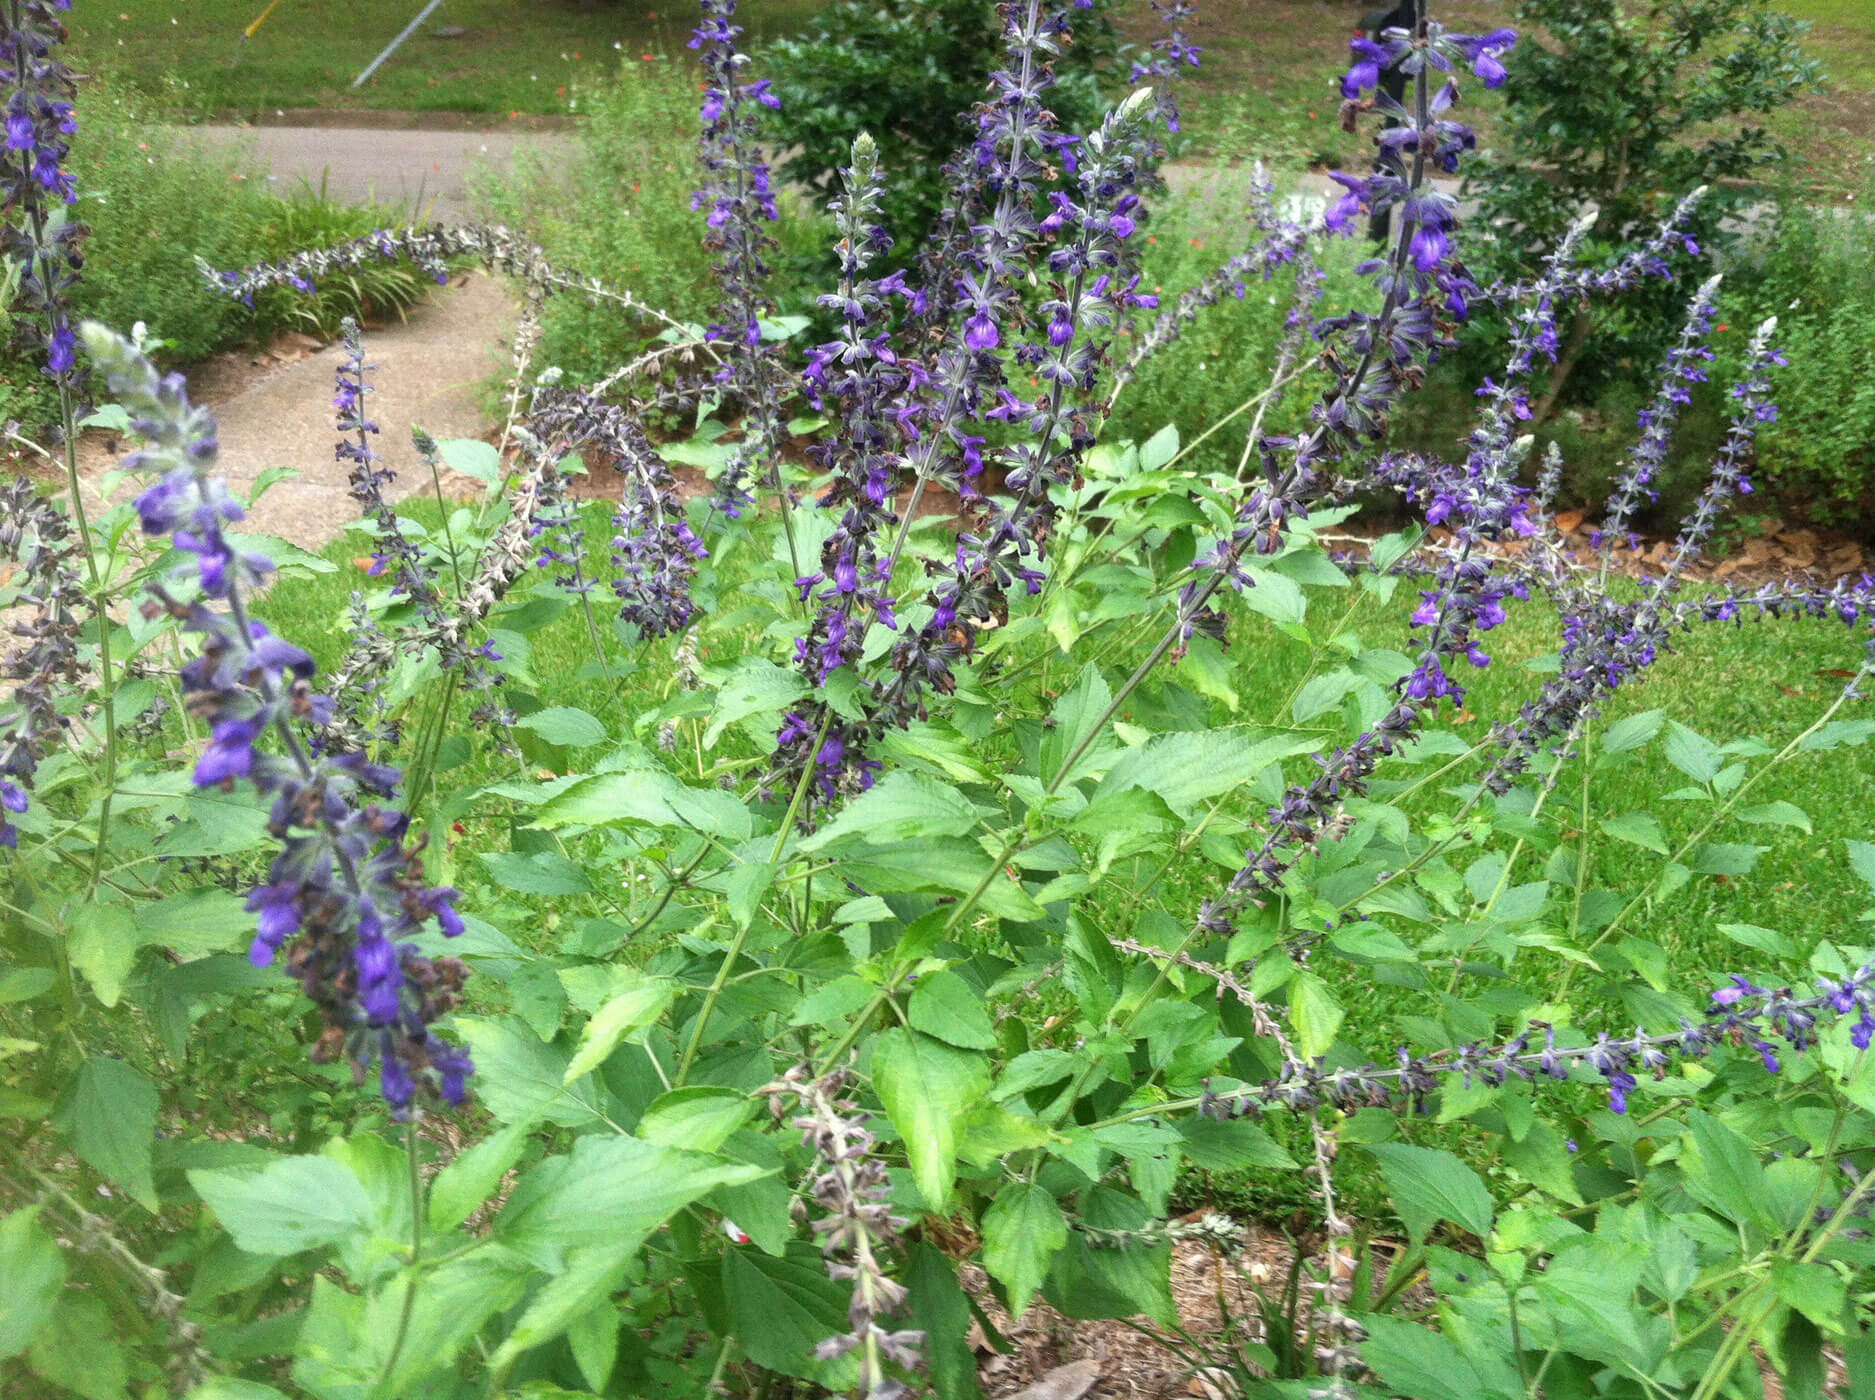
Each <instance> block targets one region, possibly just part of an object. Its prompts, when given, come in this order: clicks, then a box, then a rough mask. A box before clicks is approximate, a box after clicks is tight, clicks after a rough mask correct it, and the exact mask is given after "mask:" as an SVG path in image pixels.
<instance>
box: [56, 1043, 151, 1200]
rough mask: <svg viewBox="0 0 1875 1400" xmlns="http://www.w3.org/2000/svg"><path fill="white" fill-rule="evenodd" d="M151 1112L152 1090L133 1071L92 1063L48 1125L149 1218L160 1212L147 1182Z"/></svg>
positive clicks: (120, 1064)
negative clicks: (56, 1130) (55, 1129)
mask: <svg viewBox="0 0 1875 1400" xmlns="http://www.w3.org/2000/svg"><path fill="white" fill-rule="evenodd" d="M156 1108H157V1099H156V1088H155V1086H154V1085H152V1084H151V1083H150V1081H149V1080H147V1079H145V1078H144V1077H143V1075H142V1074H140V1073H139V1072H138V1071H137V1070H136V1069H135V1067H133V1066H131V1065H128V1064H126V1063H124V1061H122V1060H113V1059H107V1058H101V1057H94V1058H92V1059H89V1060H86V1061H85V1062H84V1063H83V1064H82V1065H80V1066H79V1067H78V1073H77V1074H76V1075H74V1076H73V1077H72V1082H71V1084H70V1086H69V1087H68V1088H67V1089H66V1091H65V1094H64V1096H63V1097H62V1098H61V1099H60V1100H59V1106H58V1109H57V1111H56V1113H55V1115H54V1119H53V1122H54V1126H56V1127H57V1128H58V1129H59V1131H61V1132H63V1133H64V1134H65V1135H66V1136H67V1137H69V1138H70V1139H71V1143H72V1149H73V1150H74V1151H75V1152H77V1153H78V1155H79V1157H81V1158H82V1159H83V1160H84V1161H85V1162H86V1163H87V1164H89V1165H90V1166H92V1167H94V1168H96V1169H97V1170H98V1171H99V1172H101V1173H102V1174H103V1175H105V1176H107V1177H109V1178H110V1179H111V1180H112V1181H114V1182H116V1183H117V1184H118V1185H119V1186H121V1187H123V1188H124V1190H125V1191H127V1192H129V1193H130V1196H131V1198H132V1199H133V1200H135V1201H136V1202H137V1204H138V1205H140V1206H142V1207H143V1208H144V1209H145V1210H147V1211H150V1212H151V1213H152V1214H154V1213H155V1212H156V1210H157V1209H158V1208H159V1207H158V1204H157V1199H156V1183H155V1181H153V1180H152V1179H151V1176H150V1144H151V1142H152V1140H153V1139H154V1137H155V1135H156Z"/></svg>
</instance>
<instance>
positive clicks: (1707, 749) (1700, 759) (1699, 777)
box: [1666, 719, 1725, 783]
mask: <svg viewBox="0 0 1875 1400" xmlns="http://www.w3.org/2000/svg"><path fill="white" fill-rule="evenodd" d="M1667 723H1668V729H1667V746H1666V754H1667V762H1668V763H1671V764H1672V765H1673V766H1674V767H1675V768H1677V769H1679V770H1680V771H1681V772H1682V773H1684V774H1686V776H1687V777H1689V778H1691V779H1692V780H1693V781H1694V782H1696V783H1710V782H1711V781H1712V780H1713V779H1714V778H1716V777H1718V776H1719V770H1720V769H1721V768H1723V767H1724V766H1725V755H1723V754H1722V753H1720V752H1719V746H1718V745H1717V744H1715V743H1713V742H1712V740H1710V739H1708V738H1707V737H1706V736H1705V735H1703V734H1700V733H1698V732H1697V731H1695V730H1692V729H1688V728H1687V727H1686V726H1685V725H1683V724H1681V723H1680V722H1679V721H1678V720H1677V719H1676V720H1669V721H1668V722H1667Z"/></svg>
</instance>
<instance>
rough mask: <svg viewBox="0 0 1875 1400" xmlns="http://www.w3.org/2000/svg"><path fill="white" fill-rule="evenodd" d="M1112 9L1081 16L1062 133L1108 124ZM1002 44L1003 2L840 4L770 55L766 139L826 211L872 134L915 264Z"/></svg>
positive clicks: (890, 204) (1062, 76) (790, 175)
mask: <svg viewBox="0 0 1875 1400" xmlns="http://www.w3.org/2000/svg"><path fill="white" fill-rule="evenodd" d="M1107 9H1108V6H1107V4H1106V3H1105V0H1101V2H1100V3H1097V4H1095V5H1094V6H1092V7H1091V8H1090V9H1088V10H1085V11H1083V10H1080V9H1076V10H1075V12H1074V42H1073V44H1072V45H1071V46H1069V47H1067V49H1066V50H1065V52H1064V53H1063V54H1062V55H1061V57H1060V58H1059V59H1058V60H1056V64H1055V68H1056V84H1055V86H1054V87H1052V88H1051V89H1050V90H1049V106H1050V108H1051V109H1052V110H1053V111H1054V113H1055V115H1056V117H1057V118H1058V119H1059V121H1060V129H1061V130H1062V131H1066V132H1083V131H1086V130H1089V129H1090V128H1091V126H1092V125H1093V124H1094V123H1095V122H1097V121H1098V120H1099V117H1100V113H1101V111H1102V108H1103V105H1104V104H1103V101H1102V94H1101V82H1100V74H1101V73H1102V72H1103V71H1104V70H1106V69H1108V68H1110V67H1111V66H1112V63H1113V60H1114V59H1115V58H1116V56H1117V54H1118V44H1117V42H1116V40H1115V37H1114V31H1113V24H1112V21H1111V19H1110V17H1109V16H1108V13H1107ZM1002 34H1003V26H1002V22H1001V20H1000V19H999V18H998V15H997V7H996V3H995V0H833V3H832V4H829V5H828V6H827V7H826V8H825V9H823V10H822V11H820V13H818V14H817V15H815V17H814V19H813V22H812V24H811V25H810V27H809V28H808V31H807V32H806V33H805V34H803V35H802V36H801V37H799V38H796V39H788V40H781V41H779V42H776V43H774V44H771V45H770V46H769V48H768V50H767V52H766V53H765V54H764V56H763V61H764V64H765V67H766V72H767V73H768V74H769V75H772V77H773V79H774V91H775V94H776V96H778V97H779V98H780V99H781V109H780V110H779V111H777V112H775V113H773V114H772V115H770V116H769V117H767V119H766V120H765V122H764V129H765V131H766V133H767V134H768V136H769V138H770V139H771V140H772V141H773V142H774V145H775V147H776V149H778V150H790V149H792V154H790V155H789V156H788V158H787V159H786V160H785V161H784V162H783V163H782V166H781V173H782V175H783V176H784V177H785V178H786V179H788V180H789V181H791V182H793V183H795V184H798V185H801V186H804V187H805V188H807V189H809V190H811V191H813V193H814V197H815V199H816V201H817V202H819V203H821V204H822V205H824V204H825V203H826V201H827V200H828V199H830V198H831V197H832V196H833V195H835V194H837V193H838V192H839V189H840V170H841V168H842V167H843V166H844V165H846V164H847V163H848V161H849V158H850V156H851V154H852V145H853V133H854V132H856V131H867V132H871V133H872V134H873V136H874V137H875V138H876V139H877V140H878V142H879V147H880V157H881V161H882V163H883V164H884V165H886V166H887V167H888V168H889V169H890V170H891V175H892V178H891V180H890V181H889V182H888V183H887V185H886V190H885V195H884V199H883V212H884V215H885V217H884V220H883V223H884V225H885V227H886V228H888V229H889V230H890V231H891V232H892V234H893V235H894V237H896V238H897V239H898V240H899V248H900V250H901V251H900V255H899V256H900V259H901V260H902V259H903V258H904V257H906V256H910V255H915V253H916V251H917V249H918V247H919V246H921V245H922V243H923V236H924V234H925V233H927V232H928V231H929V230H930V228H931V227H932V225H933V223H934V221H935V220H936V218H937V215H938V212H939V210H940V209H941V208H942V207H943V205H944V196H945V190H946V188H947V184H946V180H945V177H944V174H943V168H944V164H945V162H946V161H948V160H949V159H950V158H951V157H952V156H953V155H955V154H956V153H957V151H958V150H960V149H962V148H964V147H966V146H968V145H969V143H970V141H971V139H972V137H973V136H974V135H975V134H976V119H975V114H974V109H975V107H976V104H977V103H979V102H980V101H982V100H983V95H984V94H983V79H982V75H983V73H984V72H986V71H988V70H989V69H991V68H994V67H995V66H996V65H997V64H998V63H999V62H1000V61H1001V59H1002V48H1003V38H1002ZM1125 76H1126V75H1125V73H1124V71H1121V72H1119V73H1118V75H1117V79H1123V78H1124V77H1125ZM1117 79H1116V80H1117ZM1109 95H1111V94H1109Z"/></svg>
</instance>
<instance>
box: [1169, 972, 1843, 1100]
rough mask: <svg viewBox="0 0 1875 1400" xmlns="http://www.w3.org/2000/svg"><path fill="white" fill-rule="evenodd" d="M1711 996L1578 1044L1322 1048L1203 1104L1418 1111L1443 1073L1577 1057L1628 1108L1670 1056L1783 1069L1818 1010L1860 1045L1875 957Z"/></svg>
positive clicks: (1548, 1035)
mask: <svg viewBox="0 0 1875 1400" xmlns="http://www.w3.org/2000/svg"><path fill="white" fill-rule="evenodd" d="M1712 1002H1713V1005H1712V1008H1711V1009H1710V1010H1709V1011H1708V1012H1707V1013H1706V1016H1705V1019H1704V1020H1703V1021H1698V1022H1695V1021H1691V1020H1682V1021H1681V1023H1680V1028H1679V1029H1678V1030H1675V1031H1667V1032H1663V1033H1659V1034H1650V1033H1648V1032H1646V1031H1642V1030H1636V1031H1635V1032H1634V1033H1633V1034H1632V1035H1627V1036H1616V1035H1610V1034H1607V1033H1602V1034H1600V1035H1598V1036H1596V1038H1595V1039H1594V1040H1592V1041H1588V1042H1586V1043H1584V1044H1579V1045H1561V1044H1559V1043H1558V1040H1557V1033H1556V1028H1555V1027H1553V1026H1550V1025H1547V1024H1545V1023H1542V1022H1533V1023H1532V1024H1531V1026H1530V1028H1529V1029H1527V1030H1525V1031H1523V1032H1522V1033H1521V1034H1519V1035H1516V1036H1514V1037H1512V1038H1511V1039H1510V1040H1508V1041H1504V1042H1502V1043H1499V1044H1484V1043H1481V1042H1473V1043H1470V1044H1467V1045H1461V1046H1458V1047H1457V1048H1455V1049H1451V1050H1442V1051H1437V1052H1435V1053H1433V1054H1430V1055H1414V1054H1412V1053H1411V1052H1410V1051H1408V1050H1407V1049H1405V1048H1404V1047H1402V1048H1401V1049H1400V1051H1399V1053H1398V1056H1397V1058H1396V1062H1395V1064H1393V1065H1391V1066H1385V1067H1383V1066H1381V1065H1375V1064H1367V1065H1361V1066H1358V1067H1354V1068H1336V1069H1331V1068H1329V1067H1328V1066H1327V1065H1326V1063H1325V1062H1324V1061H1323V1060H1321V1059H1320V1058H1317V1059H1315V1060H1312V1061H1307V1062H1303V1061H1290V1062H1288V1063H1286V1064H1285V1065H1284V1066H1283V1070H1282V1073H1281V1074H1280V1075H1278V1076H1277V1077H1276V1078H1274V1079H1270V1080H1266V1081H1264V1082H1263V1083H1261V1084H1254V1085H1244V1086H1241V1087H1238V1088H1232V1089H1224V1090H1221V1091H1217V1092H1213V1091H1211V1090H1210V1089H1208V1088H1207V1090H1206V1093H1205V1097H1204V1105H1203V1106H1204V1108H1205V1110H1206V1111H1207V1112H1210V1113H1212V1114H1215V1115H1218V1116H1221V1117H1236V1116H1242V1115H1246V1114H1257V1113H1262V1112H1265V1111H1268V1110H1274V1109H1289V1110H1292V1111H1307V1110H1310V1109H1313V1108H1316V1107H1319V1106H1321V1105H1323V1104H1327V1105H1329V1106H1331V1107H1334V1108H1338V1109H1342V1110H1343V1111H1352V1110H1354V1109H1356V1108H1365V1107H1384V1106H1389V1105H1391V1104H1393V1103H1395V1102H1396V1101H1400V1100H1404V1101H1405V1102H1406V1103H1407V1104H1408V1105H1409V1106H1410V1107H1411V1108H1412V1109H1413V1111H1415V1112H1424V1111H1425V1109H1426V1107H1427V1100H1428V1098H1429V1097H1430V1095H1432V1094H1433V1093H1434V1092H1435V1091H1437V1089H1438V1088H1439V1085H1440V1081H1441V1080H1442V1079H1452V1080H1457V1081H1458V1082H1460V1083H1462V1084H1464V1085H1465V1086H1467V1087H1469V1086H1470V1085H1472V1084H1474V1083H1482V1084H1487V1085H1492V1086H1495V1085H1500V1084H1506V1083H1509V1082H1511V1081H1513V1080H1522V1081H1525V1082H1530V1081H1534V1080H1538V1079H1549V1080H1566V1079H1569V1078H1571V1077H1572V1071H1573V1070H1574V1068H1575V1067H1576V1066H1584V1067H1586V1068H1587V1069H1589V1070H1592V1071H1593V1072H1594V1073H1595V1074H1597V1075H1599V1076H1600V1077H1601V1080H1602V1082H1603V1083H1604V1085H1606V1087H1607V1090H1608V1106H1609V1107H1610V1108H1611V1109H1613V1110H1614V1111H1615V1112H1616V1113H1626V1112H1627V1111H1628V1107H1629V1099H1630V1095H1632V1093H1633V1092H1634V1090H1635V1089H1636V1088H1637V1087H1638V1086H1639V1081H1640V1077H1641V1075H1643V1074H1644V1075H1646V1076H1647V1077H1648V1078H1650V1079H1654V1080H1660V1079H1664V1078H1665V1077H1666V1072H1667V1070H1668V1069H1669V1068H1670V1067H1671V1065H1672V1064H1673V1063H1674V1062H1675V1061H1676V1060H1697V1059H1704V1058H1705V1057H1706V1056H1707V1055H1709V1054H1711V1053H1712V1052H1713V1051H1714V1050H1716V1049H1719V1048H1720V1047H1722V1046H1727V1045H1730V1046H1735V1047H1740V1048H1748V1049H1750V1050H1753V1051H1755V1052H1756V1053H1757V1055H1758V1057H1759V1059H1760V1061H1761V1062H1762V1063H1763V1065H1764V1067H1765V1069H1766V1071H1767V1072H1769V1073H1772V1074H1776V1073H1778V1072H1779V1069H1780V1062H1779V1059H1778V1056H1777V1053H1776V1047H1777V1045H1778V1044H1779V1043H1782V1044H1784V1045H1788V1046H1789V1047H1790V1048H1791V1049H1792V1050H1793V1051H1798V1052H1801V1051H1803V1050H1806V1049H1808V1048H1809V1047H1810V1046H1812V1045H1814V1044H1815V1043H1816V1040H1817V1034H1818V1032H1817V1026H1818V1024H1819V1022H1820V1020H1821V1018H1822V1017H1824V1016H1825V1015H1842V1016H1848V1015H1851V1014H1854V1015H1855V1017H1856V1021H1855V1023H1854V1024H1853V1025H1852V1026H1851V1027H1850V1039H1851V1041H1852V1042H1853V1043H1854V1044H1856V1045H1857V1046H1858V1047H1859V1048H1866V1046H1867V1044H1868V1042H1869V1039H1870V1038H1871V1037H1872V1036H1875V964H1864V965H1863V966H1862V967H1860V968H1858V969H1856V970H1855V971H1854V972H1852V973H1851V974H1850V975H1849V976H1848V977H1846V978H1844V979H1843V980H1841V981H1840V982H1838V981H1835V980H1833V979H1829V978H1825V979H1823V980H1822V981H1820V982H1818V983H1817V991H1816V993H1815V994H1814V995H1811V996H1798V995H1796V993H1795V992H1794V991H1793V990H1792V989H1790V988H1788V987H1785V988H1780V989H1771V988H1766V987H1761V986H1758V985H1756V984H1755V983H1753V982H1751V981H1749V980H1748V979H1746V978H1744V977H1739V976H1734V977H1733V978H1732V983H1731V985H1730V986H1727V987H1722V988H1720V989H1719V990H1718V991H1716V992H1714V993H1713V995H1712ZM1637 1071H1638V1072H1639V1073H1637Z"/></svg>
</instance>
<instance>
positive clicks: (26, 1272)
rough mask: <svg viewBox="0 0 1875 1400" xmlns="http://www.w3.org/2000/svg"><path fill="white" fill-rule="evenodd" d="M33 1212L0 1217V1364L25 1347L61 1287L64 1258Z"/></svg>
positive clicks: (42, 1323)
mask: <svg viewBox="0 0 1875 1400" xmlns="http://www.w3.org/2000/svg"><path fill="white" fill-rule="evenodd" d="M39 1210H40V1208H39V1207H38V1206H36V1205H34V1206H26V1207H24V1208H23V1209H20V1210H16V1211H14V1212H13V1213H12V1214H11V1215H8V1216H6V1217H4V1218H0V1279H5V1280H6V1286H5V1287H4V1288H0V1360H5V1359H6V1358H7V1357H9V1356H18V1355H19V1354H20V1353H21V1352H22V1351H24V1350H26V1348H27V1347H28V1346H29V1345H31V1343H32V1340H33V1338H35V1337H37V1336H38V1335H39V1332H40V1329H42V1328H43V1327H44V1326H45V1325H46V1322H47V1320H48V1319H49V1318H50V1317H51V1316H52V1309H53V1307H54V1306H55V1305H56V1304H57V1303H58V1301H59V1295H60V1293H62V1292H63V1291H64V1288H65V1255H64V1254H63V1253H61V1252H60V1250H59V1247H58V1245H57V1244H55V1243H53V1240H52V1237H51V1236H50V1235H48V1234H47V1233H46V1232H45V1231H44V1230H43V1229H41V1228H40V1226H39Z"/></svg>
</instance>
